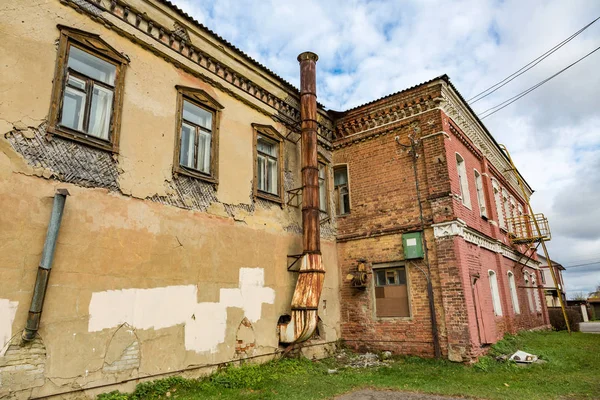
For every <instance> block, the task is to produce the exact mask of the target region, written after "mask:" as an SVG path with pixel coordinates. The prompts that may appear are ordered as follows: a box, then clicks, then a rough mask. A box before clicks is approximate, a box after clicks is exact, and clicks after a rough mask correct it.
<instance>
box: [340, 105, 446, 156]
mask: <svg viewBox="0 0 600 400" xmlns="http://www.w3.org/2000/svg"><path fill="white" fill-rule="evenodd" d="M438 108H439V107H438V106H437V100H435V99H431V98H429V99H421V100H420V101H418V102H414V103H411V104H410V105H409V104H406V103H405V104H404V105H398V104H396V105H392V106H391V107H387V108H386V109H382V110H379V111H376V112H372V113H365V114H363V115H359V116H358V117H357V118H353V119H350V120H347V121H344V120H342V121H341V122H339V123H336V126H335V131H334V135H335V141H334V143H333V146H334V148H341V147H346V146H350V145H352V144H354V143H358V142H362V141H365V140H368V139H372V138H374V137H378V136H381V135H385V134H388V133H390V132H393V131H396V130H397V129H399V128H402V127H404V126H406V121H407V120H408V119H410V118H414V117H417V116H419V115H422V114H425V113H427V112H430V111H432V110H436V109H438Z"/></svg>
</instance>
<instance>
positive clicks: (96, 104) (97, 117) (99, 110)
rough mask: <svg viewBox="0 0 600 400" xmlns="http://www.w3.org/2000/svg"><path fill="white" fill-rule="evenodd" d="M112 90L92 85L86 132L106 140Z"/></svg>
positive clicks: (110, 113) (110, 112)
mask: <svg viewBox="0 0 600 400" xmlns="http://www.w3.org/2000/svg"><path fill="white" fill-rule="evenodd" d="M112 103H113V92H112V90H108V89H105V88H103V87H101V86H96V85H94V90H93V91H92V106H91V107H90V122H89V129H88V133H89V134H90V135H92V136H96V137H99V138H101V139H106V140H108V132H109V127H110V117H111V115H112Z"/></svg>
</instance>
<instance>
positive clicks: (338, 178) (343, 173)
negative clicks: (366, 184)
mask: <svg viewBox="0 0 600 400" xmlns="http://www.w3.org/2000/svg"><path fill="white" fill-rule="evenodd" d="M333 182H334V184H335V186H339V185H346V184H348V173H347V170H346V167H343V168H336V169H334V170H333Z"/></svg>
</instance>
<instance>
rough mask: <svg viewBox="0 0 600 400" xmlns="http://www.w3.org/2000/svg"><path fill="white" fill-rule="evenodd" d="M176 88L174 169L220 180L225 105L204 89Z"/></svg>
mask: <svg viewBox="0 0 600 400" xmlns="http://www.w3.org/2000/svg"><path fill="white" fill-rule="evenodd" d="M176 88H177V93H178V95H177V135H176V140H177V143H176V147H175V148H176V149H177V151H176V152H175V159H174V160H173V165H174V172H175V173H176V174H183V175H188V176H192V177H195V178H199V179H202V180H205V181H208V182H212V183H217V172H218V143H219V117H220V111H221V110H222V109H223V107H222V106H221V105H220V104H219V103H218V102H217V101H216V100H214V99H213V98H212V97H211V96H209V95H208V93H206V92H205V91H204V90H202V89H196V88H189V87H183V86H177V87H176Z"/></svg>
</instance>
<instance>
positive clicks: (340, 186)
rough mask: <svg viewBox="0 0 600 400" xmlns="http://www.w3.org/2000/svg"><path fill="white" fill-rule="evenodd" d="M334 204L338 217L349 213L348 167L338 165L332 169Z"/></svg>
mask: <svg viewBox="0 0 600 400" xmlns="http://www.w3.org/2000/svg"><path fill="white" fill-rule="evenodd" d="M333 184H334V191H335V203H336V209H337V214H338V215H344V214H349V213H350V191H349V189H348V167H347V166H346V165H339V166H336V167H335V168H334V169H333Z"/></svg>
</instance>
